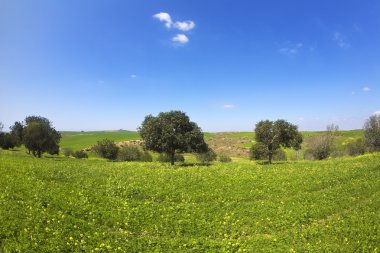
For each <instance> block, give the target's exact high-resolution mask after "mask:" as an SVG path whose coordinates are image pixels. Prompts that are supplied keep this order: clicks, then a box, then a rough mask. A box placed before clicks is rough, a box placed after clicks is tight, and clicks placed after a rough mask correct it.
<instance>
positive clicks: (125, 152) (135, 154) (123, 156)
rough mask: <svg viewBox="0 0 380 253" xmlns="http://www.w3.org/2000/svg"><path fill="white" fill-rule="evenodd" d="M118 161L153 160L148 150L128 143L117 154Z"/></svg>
mask: <svg viewBox="0 0 380 253" xmlns="http://www.w3.org/2000/svg"><path fill="white" fill-rule="evenodd" d="M117 160H118V161H127V162H133V161H135V162H137V161H140V162H151V161H152V160H153V158H152V156H151V155H150V154H149V152H147V151H142V150H141V149H140V148H138V147H136V146H132V145H130V146H129V145H127V146H124V147H122V148H121V149H119V153H118V155H117Z"/></svg>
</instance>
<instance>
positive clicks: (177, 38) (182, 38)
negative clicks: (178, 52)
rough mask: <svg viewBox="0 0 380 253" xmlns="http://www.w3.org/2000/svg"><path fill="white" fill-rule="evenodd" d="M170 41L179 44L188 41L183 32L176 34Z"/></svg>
mask: <svg viewBox="0 0 380 253" xmlns="http://www.w3.org/2000/svg"><path fill="white" fill-rule="evenodd" d="M172 41H173V42H177V43H180V44H186V43H188V42H189V38H187V36H186V35H185V34H177V35H176V36H174V37H173V38H172Z"/></svg>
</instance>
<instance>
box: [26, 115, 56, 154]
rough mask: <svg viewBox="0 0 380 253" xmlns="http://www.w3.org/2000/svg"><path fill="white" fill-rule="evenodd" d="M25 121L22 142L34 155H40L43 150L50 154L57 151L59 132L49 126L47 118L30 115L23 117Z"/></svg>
mask: <svg viewBox="0 0 380 253" xmlns="http://www.w3.org/2000/svg"><path fill="white" fill-rule="evenodd" d="M25 123H26V125H25V127H24V129H23V143H24V145H25V147H26V148H27V149H28V150H29V151H31V152H32V154H33V155H34V156H36V157H41V155H42V153H44V152H49V153H50V154H57V153H58V152H59V146H58V144H59V141H60V140H61V134H60V133H59V132H58V131H56V130H55V129H54V128H53V127H52V126H51V122H50V121H49V120H48V119H46V118H43V117H40V116H30V117H27V118H26V119H25Z"/></svg>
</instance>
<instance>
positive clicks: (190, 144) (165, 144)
mask: <svg viewBox="0 0 380 253" xmlns="http://www.w3.org/2000/svg"><path fill="white" fill-rule="evenodd" d="M139 132H140V135H141V138H142V139H143V141H144V147H145V148H146V149H147V150H152V151H156V152H159V153H166V154H167V155H168V156H169V157H170V162H171V164H174V161H175V159H174V156H175V154H176V152H198V153H201V152H206V151H207V149H208V146H207V144H206V143H205V141H204V139H203V132H202V130H201V129H200V128H199V127H198V126H197V124H196V123H194V122H191V121H190V119H189V117H188V116H187V115H186V114H185V113H184V112H181V111H170V112H161V113H160V114H159V115H158V116H157V117H154V116H152V115H148V116H146V117H145V119H144V121H143V122H142V124H141V127H140V128H139Z"/></svg>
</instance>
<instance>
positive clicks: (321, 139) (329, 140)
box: [307, 124, 339, 160]
mask: <svg viewBox="0 0 380 253" xmlns="http://www.w3.org/2000/svg"><path fill="white" fill-rule="evenodd" d="M338 132H339V127H338V125H334V124H331V125H328V126H327V127H326V132H325V133H323V134H321V135H317V136H315V137H313V138H311V139H310V140H309V143H308V146H309V147H308V151H307V152H308V153H311V154H312V156H313V158H314V159H317V160H323V159H326V158H328V157H329V156H330V154H331V153H332V152H333V150H334V141H335V139H336V137H337V135H338Z"/></svg>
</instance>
